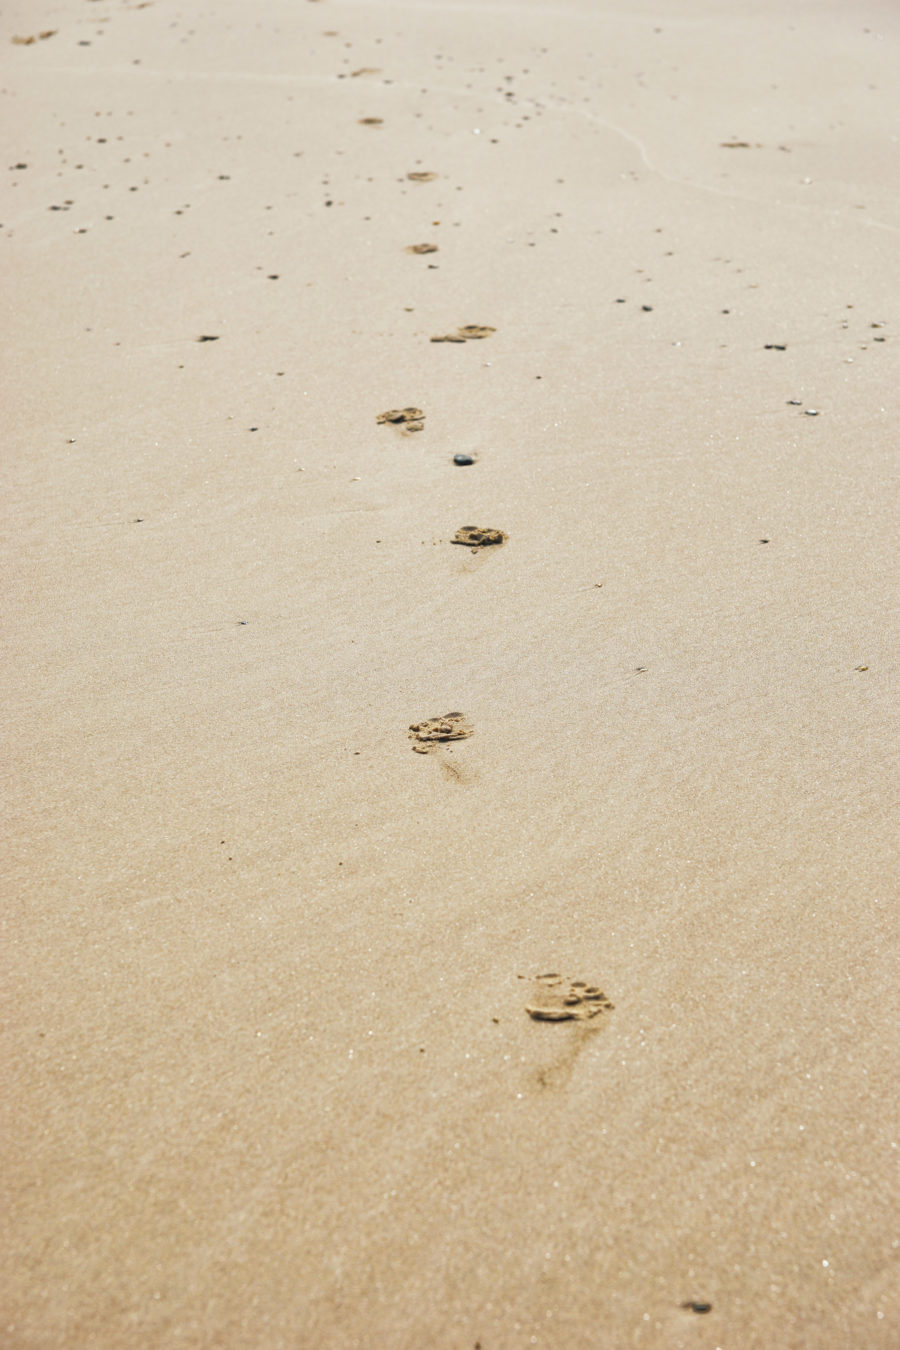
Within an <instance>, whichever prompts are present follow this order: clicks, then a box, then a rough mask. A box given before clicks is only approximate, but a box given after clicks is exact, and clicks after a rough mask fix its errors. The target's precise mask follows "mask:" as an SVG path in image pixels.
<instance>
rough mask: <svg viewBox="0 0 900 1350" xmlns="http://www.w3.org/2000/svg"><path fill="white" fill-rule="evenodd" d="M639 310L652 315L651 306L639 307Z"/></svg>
mask: <svg viewBox="0 0 900 1350" xmlns="http://www.w3.org/2000/svg"><path fill="white" fill-rule="evenodd" d="M641 309H642V310H643V311H644V313H645V314H652V313H653V306H652V305H641Z"/></svg>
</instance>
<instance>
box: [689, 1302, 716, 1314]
mask: <svg viewBox="0 0 900 1350" xmlns="http://www.w3.org/2000/svg"><path fill="white" fill-rule="evenodd" d="M688 1307H689V1308H690V1310H691V1312H695V1313H708V1312H712V1304H711V1303H689V1304H688Z"/></svg>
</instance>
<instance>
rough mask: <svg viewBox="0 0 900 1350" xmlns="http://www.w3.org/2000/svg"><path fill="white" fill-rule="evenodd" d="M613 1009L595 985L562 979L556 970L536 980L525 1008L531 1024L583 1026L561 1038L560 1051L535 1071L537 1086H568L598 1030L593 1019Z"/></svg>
mask: <svg viewBox="0 0 900 1350" xmlns="http://www.w3.org/2000/svg"><path fill="white" fill-rule="evenodd" d="M520 978H524V977H520ZM612 1007H613V1005H612V1003H611V1002H610V1001H609V999H608V998H607V997H606V995H605V994H604V992H603V990H602V989H598V988H597V986H596V985H595V984H587V983H586V982H585V981H584V980H569V979H564V978H563V976H562V975H558V974H557V973H556V972H555V971H551V972H549V973H548V974H546V975H538V976H537V977H536V978H535V980H534V985H533V989H532V997H531V998H530V999H529V1001H528V1003H526V1005H525V1011H526V1012H527V1014H528V1016H529V1017H530V1018H531V1019H532V1021H534V1022H579V1023H582V1025H581V1026H577V1027H573V1028H572V1029H571V1031H570V1032H569V1033H568V1034H567V1035H566V1036H564V1037H563V1038H562V1041H561V1045H560V1052H559V1054H557V1056H556V1057H555V1058H554V1059H553V1060H551V1062H550V1063H549V1064H543V1065H541V1066H540V1068H538V1069H535V1070H534V1072H533V1075H532V1078H533V1081H534V1083H535V1085H536V1086H537V1087H539V1088H556V1089H559V1088H564V1087H565V1086H566V1085H567V1084H568V1082H569V1080H570V1079H571V1077H572V1074H573V1073H574V1071H575V1065H576V1063H577V1062H578V1057H579V1055H580V1054H581V1052H582V1051H583V1050H584V1049H585V1048H586V1047H587V1044H588V1041H589V1039H590V1037H592V1036H594V1035H596V1033H597V1032H598V1031H599V1030H600V1023H599V1022H597V1021H595V1020H594V1019H595V1018H597V1017H599V1016H600V1014H601V1013H604V1012H607V1011H609V1010H610V1009H611V1008H612Z"/></svg>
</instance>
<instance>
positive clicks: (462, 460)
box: [453, 455, 475, 464]
mask: <svg viewBox="0 0 900 1350" xmlns="http://www.w3.org/2000/svg"><path fill="white" fill-rule="evenodd" d="M453 463H454V464H474V463H475V460H474V458H473V457H472V455H454V456H453Z"/></svg>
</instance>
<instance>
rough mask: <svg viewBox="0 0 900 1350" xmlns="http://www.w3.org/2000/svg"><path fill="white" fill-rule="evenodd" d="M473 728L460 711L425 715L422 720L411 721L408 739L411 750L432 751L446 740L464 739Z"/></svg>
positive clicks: (472, 731)
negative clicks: (439, 714)
mask: <svg viewBox="0 0 900 1350" xmlns="http://www.w3.org/2000/svg"><path fill="white" fill-rule="evenodd" d="M474 731H475V728H474V727H473V726H472V724H471V722H469V720H468V718H467V717H465V716H464V715H463V713H461V712H451V713H445V714H444V716H443V717H427V718H426V719H425V721H424V722H413V723H412V724H411V725H410V728H409V739H410V740H411V741H412V743H413V747H412V748H413V750H415V752H416V754H419V755H428V754H431V753H433V752H434V751H435V750H436V749H438V747H439V746H441V745H443V744H444V743H446V742H447V741H464V740H466V739H467V738H468V737H469V736H472V735H473V734H474Z"/></svg>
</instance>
